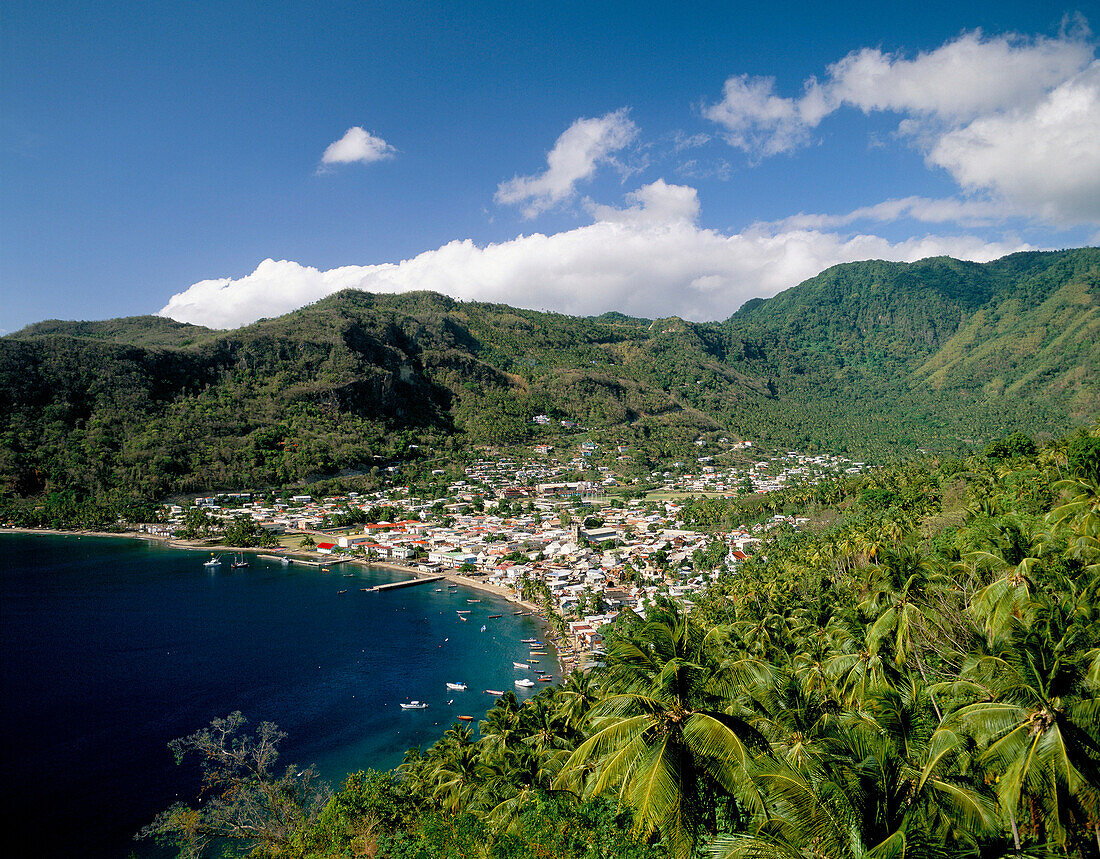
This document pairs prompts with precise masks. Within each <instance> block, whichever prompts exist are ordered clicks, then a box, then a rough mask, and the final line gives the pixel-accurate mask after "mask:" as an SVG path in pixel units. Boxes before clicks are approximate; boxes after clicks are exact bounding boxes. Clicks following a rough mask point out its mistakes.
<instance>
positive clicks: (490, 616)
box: [489, 614, 504, 620]
mask: <svg viewBox="0 0 1100 859" xmlns="http://www.w3.org/2000/svg"><path fill="white" fill-rule="evenodd" d="M494 617H504V615H502V614H491V615H489V620H492V619H493V618H494Z"/></svg>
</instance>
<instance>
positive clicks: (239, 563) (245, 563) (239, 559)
mask: <svg viewBox="0 0 1100 859" xmlns="http://www.w3.org/2000/svg"><path fill="white" fill-rule="evenodd" d="M230 566H232V567H233V569H234V570H239V569H240V568H241V567H247V566H248V561H246V560H245V559H244V555H242V554H240V553H239V552H238V553H237V560H235V561H234V562H233V563H232V564H231V565H230Z"/></svg>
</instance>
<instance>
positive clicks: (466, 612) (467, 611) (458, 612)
mask: <svg viewBox="0 0 1100 859" xmlns="http://www.w3.org/2000/svg"><path fill="white" fill-rule="evenodd" d="M469 613H470V610H469V609H468V608H464V609H462V610H461V611H456V612H455V614H469Z"/></svg>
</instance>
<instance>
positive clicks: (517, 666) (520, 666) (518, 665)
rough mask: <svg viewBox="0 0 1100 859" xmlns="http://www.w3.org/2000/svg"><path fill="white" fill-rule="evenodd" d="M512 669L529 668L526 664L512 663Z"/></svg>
mask: <svg viewBox="0 0 1100 859" xmlns="http://www.w3.org/2000/svg"><path fill="white" fill-rule="evenodd" d="M512 667H513V668H530V667H531V666H530V665H528V664H527V663H526V662H513V663H512Z"/></svg>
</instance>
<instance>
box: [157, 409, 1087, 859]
mask: <svg viewBox="0 0 1100 859" xmlns="http://www.w3.org/2000/svg"><path fill="white" fill-rule="evenodd" d="M814 503H816V504H819V505H821V506H822V509H826V508H827V509H829V510H831V511H832V513H833V515H832V517H831V520H830V523H829V524H828V525H825V526H822V527H820V528H818V529H815V530H810V531H803V532H794V533H786V534H782V535H780V536H778V537H776V538H775V539H774V540H772V541H771V542H770V543H768V544H767V545H765V546H764V547H763V551H762V552H760V553H758V554H757V555H755V556H754V557H753V558H752V559H751V560H750V561H749V562H746V563H744V564H743V565H742V566H740V567H739V568H738V569H737V570H735V571H732V572H730V571H727V572H725V573H724V574H723V575H722V576H721V577H720V578H719V580H718V582H717V584H716V585H715V586H713V587H712V588H711V589H710V590H709V591H708V592H707V593H706V595H705V597H704V598H703V599H701V600H699V601H698V602H697V603H696V604H695V605H694V607H693V608H692V609H691V611H690V612H686V611H685V608H684V606H682V605H679V604H676V603H673V602H668V601H662V602H659V603H658V604H657V605H655V606H653V607H652V608H651V609H650V610H649V611H648V612H647V614H646V615H645V617H639V616H637V615H634V614H632V613H630V612H624V613H623V614H621V615H620V617H619V619H618V620H617V621H616V622H615V624H614V625H613V626H612V627H611V628H610V630H609V631H608V632H607V635H606V641H605V644H606V649H607V656H606V660H605V664H604V665H603V666H601V667H597V668H595V669H594V670H592V671H591V672H589V673H587V674H584V673H579V672H577V673H573V674H571V675H570V676H568V677H567V678H566V679H565V681H564V682H563V683H562V684H561V685H559V686H555V687H553V688H550V689H546V690H543V691H542V692H541V693H540V694H539V695H537V696H536V697H535V698H533V699H532V700H530V701H528V702H526V703H523V704H522V705H521V704H519V703H518V702H517V701H516V699H515V697H514V696H513V695H512V694H511V693H509V694H506V695H505V696H504V697H503V698H501V699H499V700H498V701H497V703H496V704H495V706H494V707H493V708H492V709H490V710H489V712H488V713H487V714H486V715H485V718H484V720H483V721H481V723H480V725H479V728H478V730H477V732H476V733H475V732H474V731H472V730H471V729H470V728H468V727H465V726H462V725H458V724H456V725H455V726H453V727H452V728H451V729H449V730H448V731H447V732H446V734H445V735H444V736H443V737H442V738H441V739H440V740H439V741H438V742H436V743H435V744H434V745H433V746H431V747H430V748H427V749H412V750H410V751H409V752H408V754H407V755H406V758H405V762H404V763H403V764H402V765H401V766H400V767H399V768H398V770H397V771H396V772H393V773H378V772H366V773H359V774H355V775H352V776H350V777H349V778H348V779H347V781H346V783H345V784H344V785H343V786H342V787H341V789H340V790H339V791H337V792H336V793H335V794H334V795H332V796H331V797H329V796H327V795H324V794H318V793H317V792H315V791H312V790H309V789H301V788H300V787H299V786H298V785H299V784H300V782H302V781H303V779H302V777H300V776H298V775H297V774H296V773H295V772H294V771H293V770H289V771H288V773H287V776H286V777H284V778H279V777H276V776H275V775H274V770H273V768H272V766H271V763H272V760H273V759H272V758H271V756H270V754H269V753H270V741H271V739H272V737H273V736H274V734H273V732H274V728H273V727H272V726H261V729H260V730H259V732H258V733H257V737H256V739H254V740H253V739H251V738H248V737H246V736H244V735H243V734H242V733H241V731H240V728H241V722H240V719H239V716H236V715H235V716H233V717H230V719H229V720H219V722H218V723H216V724H215V726H212V728H211V729H206V730H205V731H201V732H199V733H198V734H196V735H194V736H192V737H190V738H185V740H182V741H178V745H177V746H176V750H177V751H178V752H181V753H182V752H199V753H200V755H202V756H204V759H205V761H206V764H205V766H206V772H207V778H206V780H205V793H204V799H205V803H204V805H203V806H200V807H197V808H194V809H192V808H188V807H186V806H183V805H180V806H176V807H174V808H172V809H169V810H168V811H166V812H165V813H163V814H162V815H161V816H160V817H158V818H157V820H156V821H155V822H154V823H153V824H152V825H151V826H150V827H148V828H147V829H146V830H145V833H144V834H146V835H156V836H159V837H161V838H165V839H167V840H169V841H172V842H175V844H176V845H177V846H178V847H179V848H181V850H182V852H183V855H191V856H198V855H202V854H203V851H204V850H205V849H206V848H207V847H208V846H210V845H211V844H212V843H213V842H212V841H211V839H216V838H219V837H223V836H230V837H231V838H238V839H241V841H240V842H238V843H241V844H242V849H243V850H246V851H251V852H252V855H254V856H256V857H274V856H279V857H298V859H306V857H310V859H322V857H324V858H325V859H328V858H329V857H359V856H371V857H379V859H383V857H393V859H397V857H401V859H412V857H425V859H427V857H436V858H437V859H442V857H502V859H503V857H546V856H555V857H577V859H581V857H585V859H588V857H637V858H638V859H643V857H658V856H661V857H664V856H673V857H692V856H696V857H701V856H714V857H728V859H735V857H791V859H795V857H797V859H809V857H823V858H824V857H829V859H856V857H914V859H918V857H974V859H978V857H983V859H984V857H1001V856H1003V857H1045V856H1050V857H1053V856H1059V857H1082V859H1084V857H1093V859H1095V857H1097V856H1100V616H1098V613H1100V427H1094V428H1093V430H1091V431H1090V432H1085V431H1078V432H1076V433H1074V434H1071V435H1070V436H1067V437H1063V438H1061V439H1059V440H1057V441H1054V442H1052V443H1050V444H1047V445H1046V446H1045V447H1042V448H1039V447H1038V446H1037V445H1036V444H1035V443H1034V441H1033V440H1032V439H1031V438H1029V437H1027V436H1025V435H1022V434H1019V435H1014V436H1010V437H1008V438H1006V439H1003V440H998V441H995V442H993V443H991V444H989V445H988V446H987V447H986V448H985V449H984V451H983V452H982V453H981V454H979V455H975V456H972V457H970V458H968V459H966V460H943V461H939V462H932V461H929V462H924V463H918V464H913V465H909V466H905V467H897V468H892V469H883V470H880V471H876V472H873V473H871V474H868V475H866V476H863V477H861V478H860V479H858V480H853V481H850V482H849V483H848V484H846V485H845V486H844V487H841V488H839V489H838V491H837V492H836V493H835V494H834V495H832V496H831V497H830V498H822V499H818V500H816V501H814ZM228 728H231V729H232V730H227V729H228ZM227 750H228V751H229V752H232V754H230V753H227ZM261 752H263V754H266V755H267V757H266V758H265V759H264V760H265V762H264V765H263V766H258V765H257V764H256V762H257V761H259V760H260V759H261V757H262V754H261ZM305 781H307V782H308V778H307V779H305ZM280 786H281V787H280ZM242 822H247V824H248V826H249V827H250V828H249V829H242V828H241V824H242Z"/></svg>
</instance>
